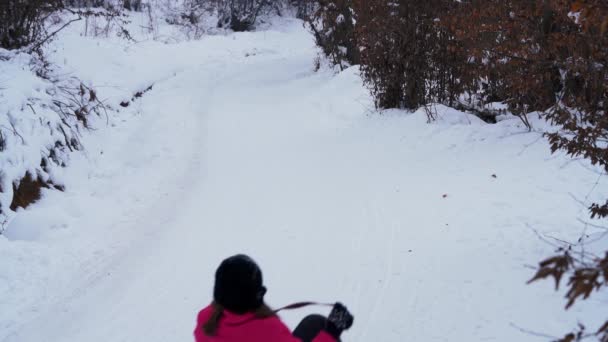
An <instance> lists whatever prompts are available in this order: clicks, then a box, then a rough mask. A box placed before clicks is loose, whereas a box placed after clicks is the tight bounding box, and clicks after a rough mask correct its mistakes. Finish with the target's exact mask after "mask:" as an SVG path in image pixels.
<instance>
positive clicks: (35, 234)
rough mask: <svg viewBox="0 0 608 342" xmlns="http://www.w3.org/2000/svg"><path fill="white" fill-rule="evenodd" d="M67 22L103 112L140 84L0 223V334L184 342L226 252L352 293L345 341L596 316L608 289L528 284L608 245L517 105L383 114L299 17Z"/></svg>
mask: <svg viewBox="0 0 608 342" xmlns="http://www.w3.org/2000/svg"><path fill="white" fill-rule="evenodd" d="M81 33H82V31H81V29H80V28H79V27H78V26H74V27H72V28H70V29H69V30H68V31H66V32H64V33H62V34H61V35H60V36H59V37H58V39H57V40H56V41H54V42H53V43H52V45H51V46H49V48H48V49H47V50H48V58H49V59H50V61H51V62H53V63H55V64H56V65H58V66H60V67H61V68H63V70H64V71H65V72H66V73H69V74H72V75H74V76H76V77H78V78H79V79H81V80H83V81H84V82H85V83H86V84H90V85H92V86H94V87H95V88H96V89H97V90H98V92H99V96H100V97H103V99H104V101H105V102H106V103H107V104H108V106H109V107H111V108H113V109H119V108H120V106H119V103H120V102H122V101H125V100H129V99H131V97H132V95H133V94H134V93H135V92H138V91H141V90H144V89H147V88H148V87H149V86H151V85H152V89H151V90H150V91H148V92H147V93H145V94H144V95H143V96H142V97H141V98H139V99H136V100H134V101H133V102H132V103H131V105H130V106H129V107H127V108H123V109H121V110H120V111H114V110H112V111H111V112H110V118H109V124H107V125H105V124H103V122H100V123H98V124H97V125H96V127H95V129H93V130H90V131H87V132H83V134H82V137H81V140H82V145H83V146H84V147H85V150H84V151H83V152H74V153H72V154H71V155H70V156H71V158H70V159H71V160H70V163H69V165H68V167H66V168H61V169H57V170H55V172H56V173H57V174H56V175H55V176H56V177H58V178H59V179H61V180H62V183H63V184H64V185H65V186H66V191H65V192H60V191H51V190H49V191H45V192H44V196H43V199H42V200H41V201H40V202H38V203H36V204H34V205H33V206H31V207H30V208H28V209H27V210H20V211H19V212H18V213H17V215H16V217H15V218H14V219H13V220H12V222H11V223H10V225H9V226H8V228H7V230H6V231H5V232H4V234H3V235H1V236H0V341H4V342H16V341H19V342H27V341H41V340H42V341H56V342H61V341H88V342H95V341H104V342H105V341H191V340H192V330H193V328H194V320H195V316H196V313H197V312H198V310H199V309H200V308H202V307H203V306H205V305H206V304H208V303H209V301H210V299H211V289H212V286H213V272H214V270H215V268H216V267H217V265H218V264H219V262H220V261H221V260H222V259H223V258H225V257H227V256H230V255H232V254H235V253H247V254H250V255H251V256H252V257H253V258H254V259H256V260H257V261H258V262H259V264H260V265H261V267H262V269H263V271H264V277H265V283H266V285H267V287H268V289H269V293H268V295H267V300H268V302H269V304H270V305H271V306H274V307H279V306H283V305H286V304H290V303H292V302H297V301H302V300H315V301H321V302H333V301H338V300H339V301H342V302H344V303H345V304H347V306H348V307H349V309H350V310H351V311H352V312H353V314H354V315H355V325H354V327H353V328H352V329H351V330H350V331H349V332H347V333H345V335H344V340H346V341H370V340H372V339H374V340H377V341H513V340H515V341H546V340H547V338H546V337H539V336H538V335H537V334H534V333H533V332H538V333H542V334H546V335H550V336H560V335H562V334H563V333H564V332H565V331H567V330H569V329H570V328H574V327H576V324H577V322H578V321H579V320H584V321H585V322H587V323H589V324H596V325H597V324H599V323H600V321H599V320H600V319H601V318H603V317H602V316H601V315H600V313H605V312H603V311H605V310H602V309H601V308H605V305H606V302H607V300H606V298H605V296H604V297H602V296H596V297H593V298H591V299H589V300H588V301H586V302H582V303H579V304H577V305H576V306H575V307H574V308H572V309H571V310H569V311H564V310H563V307H564V304H565V303H564V300H563V298H562V295H561V293H555V292H554V284H552V283H551V282H548V281H547V282H541V283H538V284H534V285H526V281H527V280H529V279H530V278H531V277H532V275H533V274H534V269H532V267H531V266H535V265H536V263H537V262H538V261H539V260H540V259H542V258H544V257H547V256H549V255H551V254H552V253H553V252H554V251H555V248H556V246H560V245H561V242H560V240H564V241H571V242H576V239H578V238H579V236H580V235H581V232H582V231H583V230H584V231H585V233H586V234H587V236H588V237H589V241H590V242H589V243H588V248H589V249H594V248H597V250H605V249H606V248H607V243H606V240H599V241H598V242H594V243H593V242H591V241H596V240H597V237H599V236H600V235H601V234H603V233H605V229H603V228H601V227H596V225H597V222H596V224H593V225H589V224H587V225H586V224H585V223H584V221H586V220H587V217H588V213H587V211H586V209H585V204H586V205H588V204H589V203H591V202H593V201H594V200H598V199H601V198H602V195H605V194H606V191H607V190H608V187H607V186H606V184H605V181H604V179H603V177H602V174H601V173H600V172H599V171H598V170H597V169H595V168H593V167H591V166H589V165H588V163H587V162H585V161H583V160H571V159H570V158H568V157H567V156H564V155H559V154H558V155H551V154H550V151H549V147H548V144H547V142H546V140H545V139H544V138H543V137H542V131H543V130H544V129H547V127H546V124H544V123H543V122H541V121H540V120H538V119H537V118H535V116H534V115H531V118H530V119H531V120H532V121H533V123H534V126H535V130H534V131H532V132H528V131H527V129H526V128H525V127H523V125H522V124H521V123H520V122H519V120H518V119H517V118H514V117H506V118H504V120H502V121H500V122H499V123H498V124H495V125H489V124H485V123H483V122H482V121H481V120H479V119H478V118H476V117H474V116H472V115H468V114H465V113H461V112H458V111H455V110H452V109H449V108H445V107H442V106H436V107H435V108H433V110H436V111H437V114H438V117H439V118H438V120H437V121H436V122H432V123H428V122H427V118H426V115H425V111H424V110H419V111H417V112H415V113H407V112H403V111H396V110H394V111H385V112H382V113H378V112H376V111H375V110H374V108H373V101H372V99H371V98H370V96H369V93H368V92H367V90H366V89H365V87H364V85H363V84H362V81H361V78H360V77H359V73H358V69H357V67H351V68H349V69H347V70H345V71H343V72H340V73H336V72H334V71H333V70H330V69H322V70H321V71H318V72H315V71H313V69H314V67H313V61H314V59H315V57H316V54H317V50H316V48H315V47H314V42H313V39H312V37H311V35H310V34H309V33H308V32H307V31H306V30H305V28H304V27H303V25H302V23H301V22H300V21H298V20H295V19H280V20H279V19H277V20H276V21H275V22H274V23H273V24H272V25H270V27H269V28H268V29H267V30H264V31H259V32H251V33H234V34H219V35H214V36H204V37H202V38H201V39H200V40H191V41H182V42H179V43H170V44H167V43H166V42H167V41H168V40H166V39H165V40H162V39H160V40H155V39H149V40H146V41H140V42H139V43H137V44H134V43H131V42H128V41H124V40H120V39H118V38H103V37H100V38H94V37H86V36H82V35H81ZM16 75H19V74H16ZM18 77H19V78H20V79H22V78H23V77H29V76H28V75H27V73H26V75H24V76H18ZM10 84H11V86H14V84H15V83H10ZM28 84H29V83H28ZM29 90H30V89H21V90H19V89H13V88H7V89H2V90H0V93H1V94H3V96H4V97H7V96H9V97H10V96H13V95H11V92H12V91H21V92H27V91H29ZM15 96H17V95H15ZM19 96H20V95H19ZM581 202H583V203H581ZM316 310H321V313H324V314H326V312H324V310H325V309H315V308H312V309H307V310H300V311H291V312H286V313H284V314H282V317H283V318H284V320H285V321H286V322H287V323H288V325H290V326H291V327H294V326H295V325H296V324H297V323H298V321H299V320H300V319H301V318H302V317H304V315H305V314H307V313H308V312H311V311H316Z"/></svg>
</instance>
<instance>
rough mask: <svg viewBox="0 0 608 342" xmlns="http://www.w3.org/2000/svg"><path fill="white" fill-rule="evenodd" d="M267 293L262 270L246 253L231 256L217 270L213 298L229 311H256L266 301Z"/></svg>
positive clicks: (239, 312) (241, 312)
mask: <svg viewBox="0 0 608 342" xmlns="http://www.w3.org/2000/svg"><path fill="white" fill-rule="evenodd" d="M265 294H266V288H265V287H264V286H263V280H262V270H260V267H259V266H258V265H257V264H256V263H255V261H253V259H251V258H250V257H248V256H246V255H243V254H239V255H235V256H231V257H230V258H228V259H226V260H224V261H222V263H221V264H220V267H218V269H217V271H216V272H215V286H214V288H213V299H214V301H215V302H216V303H217V304H219V305H221V306H223V307H224V308H225V309H226V310H228V311H231V312H234V313H238V314H243V313H246V312H251V311H254V310H256V309H258V308H259V307H260V306H262V304H263V303H264V295H265Z"/></svg>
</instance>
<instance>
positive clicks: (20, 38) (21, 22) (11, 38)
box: [0, 0, 61, 50]
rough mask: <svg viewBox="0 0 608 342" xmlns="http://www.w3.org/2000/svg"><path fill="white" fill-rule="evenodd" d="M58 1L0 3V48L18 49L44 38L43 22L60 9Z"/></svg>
mask: <svg viewBox="0 0 608 342" xmlns="http://www.w3.org/2000/svg"><path fill="white" fill-rule="evenodd" d="M60 6H61V1H60V0H4V1H0V47H1V48H3V49H7V50H12V49H19V48H23V47H26V46H28V45H31V44H34V43H37V42H40V41H41V40H42V39H44V37H45V34H46V32H45V28H44V20H45V19H46V18H47V17H48V16H49V15H50V14H51V13H52V12H53V11H55V10H57V9H58V8H60Z"/></svg>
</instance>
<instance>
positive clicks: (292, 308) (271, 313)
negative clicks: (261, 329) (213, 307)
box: [228, 302, 334, 327]
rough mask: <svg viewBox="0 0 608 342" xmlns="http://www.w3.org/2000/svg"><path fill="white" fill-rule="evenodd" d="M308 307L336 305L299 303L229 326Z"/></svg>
mask: <svg viewBox="0 0 608 342" xmlns="http://www.w3.org/2000/svg"><path fill="white" fill-rule="evenodd" d="M307 306H329V307H331V306H334V304H329V303H317V302H298V303H293V304H290V305H287V306H284V307H282V308H280V309H277V310H274V311H270V312H269V313H268V314H266V315H255V316H254V317H251V318H248V319H245V320H243V321H241V322H237V323H231V324H228V325H230V326H231V327H238V326H241V325H243V324H246V323H249V322H252V321H255V320H258V319H264V318H269V317H273V316H276V315H277V314H278V313H279V312H281V311H285V310H296V309H301V308H304V307H307Z"/></svg>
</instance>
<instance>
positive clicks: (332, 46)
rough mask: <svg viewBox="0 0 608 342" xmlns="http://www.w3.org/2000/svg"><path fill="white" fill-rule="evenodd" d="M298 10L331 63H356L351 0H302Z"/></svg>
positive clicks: (357, 57) (356, 53)
mask: <svg viewBox="0 0 608 342" xmlns="http://www.w3.org/2000/svg"><path fill="white" fill-rule="evenodd" d="M298 11H299V13H298V14H299V15H302V16H304V17H305V20H306V22H307V24H308V27H309V28H310V30H311V31H312V33H313V34H314V37H315V40H316V43H317V45H318V46H319V47H320V48H321V50H322V51H323V53H324V54H325V56H327V57H328V58H329V61H330V62H331V63H332V64H334V65H337V66H339V67H340V68H341V69H344V68H345V67H346V66H349V65H353V64H358V63H359V47H358V46H357V39H356V36H355V21H356V18H355V14H354V10H353V2H352V0H321V1H311V0H310V1H304V2H301V3H300V4H299V6H298Z"/></svg>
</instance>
